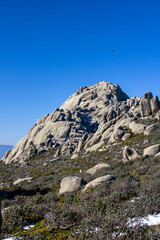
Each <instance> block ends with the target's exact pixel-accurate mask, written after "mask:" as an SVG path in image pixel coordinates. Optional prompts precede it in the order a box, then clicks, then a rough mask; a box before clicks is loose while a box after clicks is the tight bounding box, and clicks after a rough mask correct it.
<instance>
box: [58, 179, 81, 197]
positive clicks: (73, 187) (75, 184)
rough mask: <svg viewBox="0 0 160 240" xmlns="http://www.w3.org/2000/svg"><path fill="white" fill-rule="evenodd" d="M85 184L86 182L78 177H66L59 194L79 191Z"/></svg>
mask: <svg viewBox="0 0 160 240" xmlns="http://www.w3.org/2000/svg"><path fill="white" fill-rule="evenodd" d="M84 184H85V182H84V180H83V179H82V178H79V177H76V176H69V177H65V178H63V179H62V181H61V188H60V190H59V194H63V193H65V192H74V191H77V190H79V189H80V188H82V186H84Z"/></svg>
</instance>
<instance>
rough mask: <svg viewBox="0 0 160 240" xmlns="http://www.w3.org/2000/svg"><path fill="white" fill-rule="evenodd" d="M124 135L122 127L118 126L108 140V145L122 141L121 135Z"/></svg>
mask: <svg viewBox="0 0 160 240" xmlns="http://www.w3.org/2000/svg"><path fill="white" fill-rule="evenodd" d="M124 133H125V130H124V129H123V127H122V126H118V127H117V128H115V130H114V132H113V134H112V136H111V137H110V139H109V143H114V142H117V141H119V140H121V139H122V137H123V135H124Z"/></svg>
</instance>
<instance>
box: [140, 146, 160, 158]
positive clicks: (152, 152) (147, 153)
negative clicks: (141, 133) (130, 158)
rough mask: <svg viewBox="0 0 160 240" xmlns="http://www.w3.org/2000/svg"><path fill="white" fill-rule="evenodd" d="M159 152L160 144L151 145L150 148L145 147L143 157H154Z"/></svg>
mask: <svg viewBox="0 0 160 240" xmlns="http://www.w3.org/2000/svg"><path fill="white" fill-rule="evenodd" d="M159 152H160V144H156V145H152V146H150V147H147V148H145V149H144V150H143V155H144V156H150V157H152V156H155V155H156V154H157V153H159Z"/></svg>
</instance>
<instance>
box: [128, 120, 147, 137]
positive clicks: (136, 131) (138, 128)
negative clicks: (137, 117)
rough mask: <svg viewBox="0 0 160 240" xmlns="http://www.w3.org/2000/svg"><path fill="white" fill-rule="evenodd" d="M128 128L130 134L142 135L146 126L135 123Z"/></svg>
mask: <svg viewBox="0 0 160 240" xmlns="http://www.w3.org/2000/svg"><path fill="white" fill-rule="evenodd" d="M129 128H130V129H131V131H132V133H134V134H140V133H143V132H144V130H145V128H146V126H145V125H143V124H140V123H136V122H131V123H130V124H129Z"/></svg>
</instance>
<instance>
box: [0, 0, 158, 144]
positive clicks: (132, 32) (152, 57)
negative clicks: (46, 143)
mask: <svg viewBox="0 0 160 240" xmlns="http://www.w3.org/2000/svg"><path fill="white" fill-rule="evenodd" d="M110 49H114V50H115V52H113V53H112V52H111V51H109V50H110ZM104 80H106V81H110V82H112V83H117V84H119V85H120V87H121V88H122V89H123V91H125V92H126V93H127V94H128V95H129V96H130V97H132V96H143V94H144V93H145V92H147V91H152V92H153V94H154V95H158V96H159V97H160V0H14V1H13V0H0V90H1V92H0V144H12V145H15V144H16V143H17V141H19V140H20V139H21V138H22V137H23V136H25V135H26V134H27V132H28V131H29V129H30V128H31V127H32V126H33V124H35V123H36V121H37V119H38V118H40V117H42V116H43V115H45V114H47V113H50V112H52V111H54V109H55V107H59V106H60V105H61V104H62V103H63V102H64V101H65V100H66V99H67V98H68V97H69V96H70V95H71V94H72V93H74V92H75V91H76V90H77V89H78V88H79V87H81V86H90V85H92V84H95V83H96V82H98V81H104Z"/></svg>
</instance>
